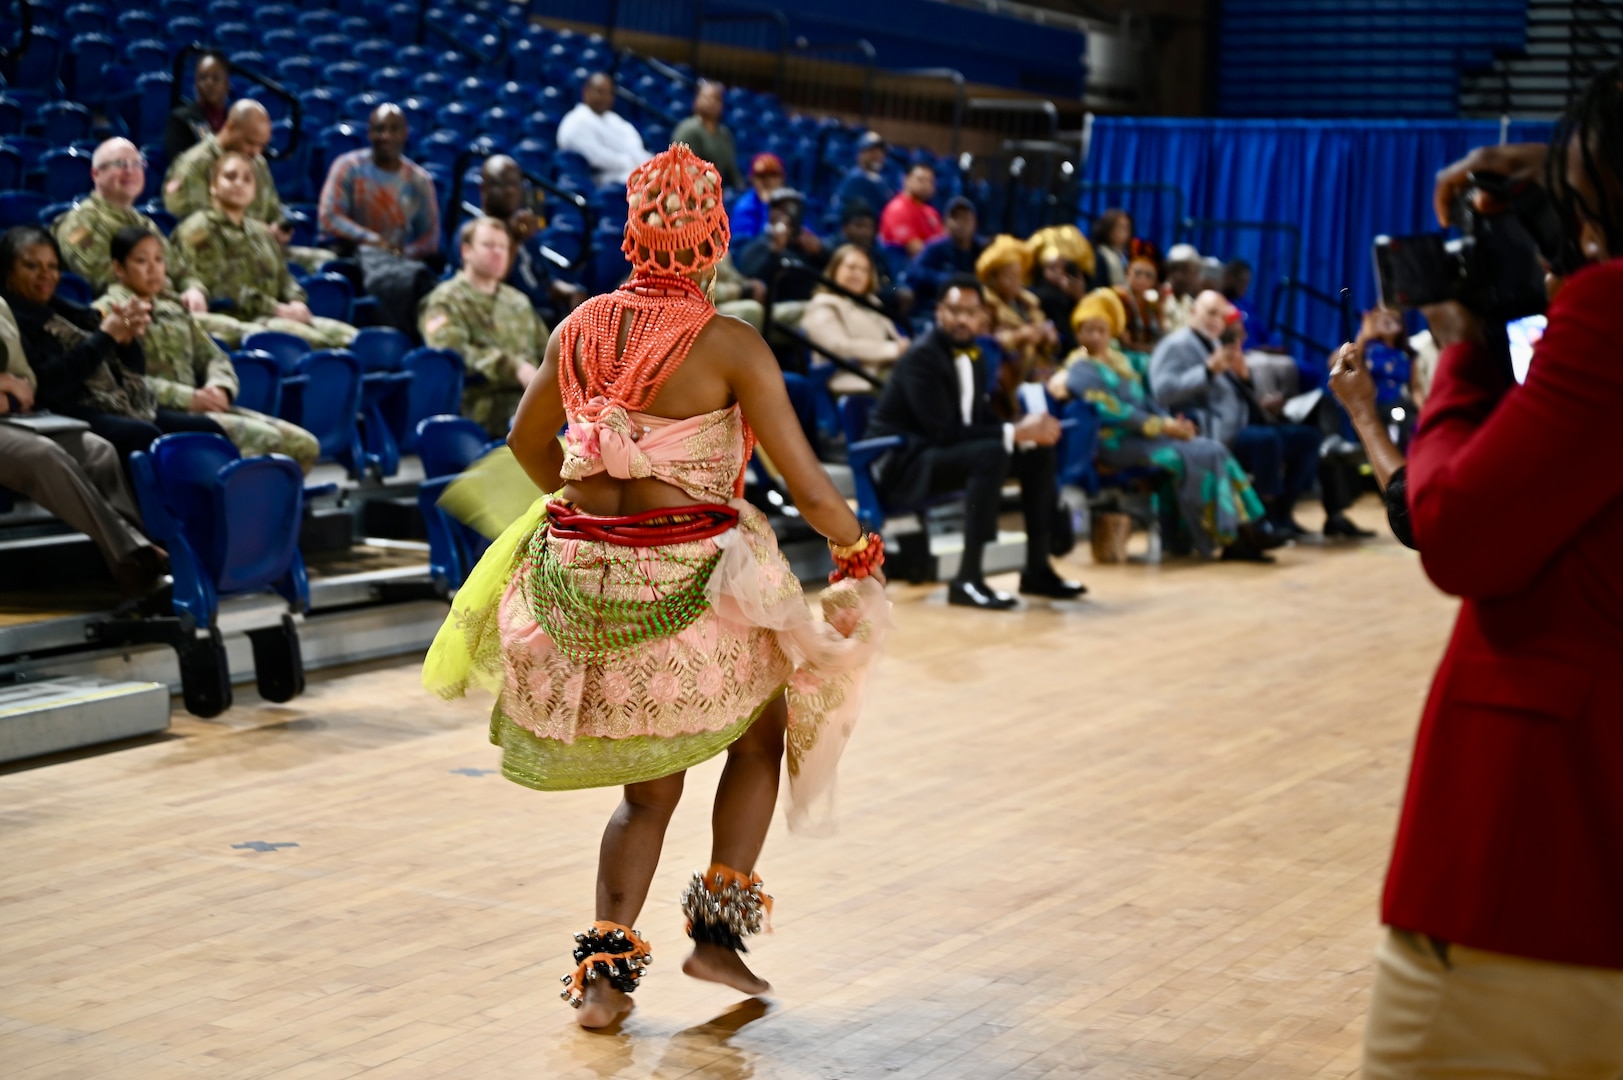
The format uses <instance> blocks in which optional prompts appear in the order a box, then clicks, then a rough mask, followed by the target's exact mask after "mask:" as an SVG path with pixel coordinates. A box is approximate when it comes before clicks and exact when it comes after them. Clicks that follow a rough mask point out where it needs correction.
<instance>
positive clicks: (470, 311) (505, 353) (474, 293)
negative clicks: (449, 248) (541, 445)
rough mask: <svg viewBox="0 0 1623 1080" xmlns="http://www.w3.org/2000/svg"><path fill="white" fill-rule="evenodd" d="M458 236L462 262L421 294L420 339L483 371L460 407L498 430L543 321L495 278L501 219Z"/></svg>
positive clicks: (539, 340) (529, 366) (502, 248)
mask: <svg viewBox="0 0 1623 1080" xmlns="http://www.w3.org/2000/svg"><path fill="white" fill-rule="evenodd" d="M460 243H461V249H462V269H461V270H460V271H458V273H457V275H456V276H455V277H453V278H452V279H451V280H449V281H445V282H441V283H440V284H439V285H438V286H436V287H435V289H434V291H433V292H431V293H429V294H428V295H427V296H425V297H423V302H422V305H421V306H420V308H419V309H418V326H419V327H420V329H421V330H422V334H423V341H424V342H426V343H427V344H428V345H430V346H431V347H433V348H436V349H452V350H455V351H456V352H458V353H460V354H461V355H462V362H463V363H464V364H466V365H467V369H468V374H469V375H470V376H473V375H482V376H484V380H485V381H484V382H482V383H474V384H473V385H470V386H468V388H467V389H466V390H464V391H463V394H462V415H463V416H466V417H467V418H468V419H470V420H473V421H475V422H476V423H478V424H479V425H480V426H482V427H483V428H484V429H485V430H486V431H487V432H489V433H490V434H491V435H492V436H494V437H500V436H503V435H506V434H507V427H508V424H509V422H510V421H511V420H512V419H513V414H514V413H515V412H517V411H518V402H519V398H521V397H523V396H524V388H525V387H526V386H528V385H529V384H530V380H531V379H532V378H533V377H534V376H535V369H536V368H537V367H538V366H539V365H540V363H541V357H542V355H543V354H544V353H545V352H546V350H547V332H548V331H547V325H546V323H544V322H542V321H541V318H540V316H538V315H536V313H535V309H534V308H532V307H531V306H530V301H529V300H528V299H527V298H526V297H525V295H524V294H523V293H521V292H519V291H518V290H517V289H515V288H513V287H512V286H511V285H505V284H503V283H502V279H503V278H504V277H506V276H507V268H508V264H509V262H511V259H512V238H511V236H510V235H509V234H508V231H507V226H506V225H505V224H504V223H503V222H502V221H500V220H498V219H497V218H492V217H481V218H476V219H474V220H473V221H470V222H469V223H468V224H466V225H464V226H463V227H462V232H461V236H460ZM471 381H472V380H471V379H470V382H471Z"/></svg>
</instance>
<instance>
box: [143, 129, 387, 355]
mask: <svg viewBox="0 0 1623 1080" xmlns="http://www.w3.org/2000/svg"><path fill="white" fill-rule="evenodd" d="M200 145H203V144H200ZM209 171H210V176H209V191H210V197H211V200H212V202H211V205H210V207H209V209H207V210H199V211H198V212H196V213H194V214H192V215H191V216H190V217H188V218H187V219H186V220H185V221H182V222H181V223H180V224H179V225H177V226H175V232H174V236H173V238H172V239H173V242H174V246H175V248H176V249H177V250H179V251H180V252H181V254H182V256H183V257H184V258H185V260H186V263H187V265H188V266H190V267H191V268H192V271H193V272H194V273H196V274H197V276H198V277H199V278H200V279H201V280H202V281H203V284H204V285H205V286H206V287H207V288H208V290H209V295H210V296H212V297H213V301H212V303H213V304H214V306H215V307H217V308H223V310H222V311H219V312H217V313H218V314H224V315H227V316H229V321H228V322H224V325H223V326H213V325H211V326H210V332H211V333H213V334H214V335H215V336H216V337H219V338H220V339H221V340H222V341H224V342H225V343H226V345H228V346H230V347H232V348H235V347H236V346H237V345H238V344H240V343H241V341H242V338H243V335H245V334H249V333H252V332H253V331H254V329H255V328H256V327H264V328H265V329H269V330H281V331H284V332H286V333H289V334H294V335H296V336H298V337H301V338H303V339H304V340H305V341H308V342H309V343H310V344H311V345H312V346H314V347H315V348H317V349H333V348H339V347H342V346H344V345H348V344H349V343H350V341H351V340H353V339H354V337H355V328H354V327H353V326H350V325H349V324H348V323H344V322H339V321H338V320H337V319H327V318H322V317H320V316H317V315H312V314H311V313H310V308H309V306H308V305H306V304H305V302H304V300H305V292H304V289H303V288H302V287H301V286H300V285H299V283H298V282H297V281H295V280H293V275H292V274H291V273H289V272H288V269H287V262H286V261H285V260H284V259H283V258H282V249H281V246H280V245H278V244H277V242H276V237H275V236H273V235H272V234H271V231H270V227H269V226H267V225H266V224H265V223H264V222H263V221H260V220H258V219H257V218H255V217H253V216H252V215H251V214H250V213H249V207H251V206H252V205H253V203H254V200H255V198H256V197H257V194H258V192H257V184H256V181H255V172H256V170H255V168H254V163H253V162H252V161H251V160H249V158H248V157H247V156H245V155H243V154H239V153H237V152H235V151H229V152H227V153H225V154H224V155H222V156H221V157H219V158H217V159H215V162H214V165H213V167H212V168H211V169H210V170H209Z"/></svg>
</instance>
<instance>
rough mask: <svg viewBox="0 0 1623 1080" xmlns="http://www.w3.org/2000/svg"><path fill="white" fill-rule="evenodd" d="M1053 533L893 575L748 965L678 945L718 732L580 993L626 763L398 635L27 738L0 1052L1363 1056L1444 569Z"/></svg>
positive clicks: (872, 1070)
mask: <svg viewBox="0 0 1623 1080" xmlns="http://www.w3.org/2000/svg"><path fill="white" fill-rule="evenodd" d="M1358 514H1359V516H1360V519H1361V520H1362V521H1364V522H1365V523H1366V524H1371V525H1373V524H1374V523H1375V522H1376V521H1377V520H1379V508H1378V506H1377V504H1376V503H1375V502H1374V500H1373V499H1369V498H1366V499H1365V500H1364V501H1363V502H1362V503H1361V504H1360V506H1359V508H1358ZM1306 517H1307V515H1306V514H1304V518H1306ZM1069 569H1070V570H1071V571H1072V572H1074V573H1076V574H1078V575H1080V576H1082V577H1083V578H1084V579H1085V580H1086V581H1087V582H1088V583H1089V584H1090V585H1091V587H1092V590H1093V593H1092V596H1091V597H1090V598H1089V599H1088V600H1086V601H1085V602H1084V603H1081V604H1062V605H1060V604H1057V605H1052V606H1050V605H1048V604H1047V603H1044V602H1038V603H1035V604H1033V605H1031V607H1030V608H1029V609H1028V610H1024V611H1021V612H1018V613H1014V614H994V613H986V614H982V613H979V612H970V611H962V610H959V609H954V608H948V607H946V606H945V604H944V602H943V597H942V590H941V589H940V588H939V587H936V588H926V587H909V586H893V588H892V592H893V594H894V600H895V617H896V623H897V627H898V629H897V631H896V633H895V635H894V638H893V645H892V647H891V649H890V651H889V655H888V657H887V659H886V660H885V662H884V664H883V667H882V669H881V670H880V672H879V673H878V675H877V676H876V679H875V682H874V686H873V693H872V696H871V704H870V706H869V708H868V710H867V712H866V714H865V716H864V718H863V721H862V724H861V726H860V727H859V728H858V730H857V733H856V735H855V737H854V739H853V741H852V743H851V746H850V749H849V751H848V753H847V756H846V759H845V764H844V767H843V772H842V778H841V792H840V810H841V815H840V829H839V832H838V834H837V835H835V836H832V837H826V838H813V837H805V836H799V835H792V834H789V833H788V832H787V831H786V830H784V829H783V828H782V825H781V818H780V821H779V823H778V824H776V825H775V826H774V829H773V833H772V836H771V837H770V839H769V840H768V844H767V850H766V853H765V856H764V858H763V861H762V864H761V867H760V869H761V872H762V874H763V876H764V877H765V879H766V882H767V886H768V889H769V891H770V892H772V893H773V894H774V895H775V896H776V898H777V909H776V914H775V916H774V920H773V921H774V924H775V932H774V933H772V934H770V935H763V936H762V937H761V938H760V939H758V942H759V943H758V944H757V945H756V946H755V947H754V949H753V951H752V952H751V954H750V959H751V960H752V961H753V962H754V963H755V964H756V966H757V969H758V970H759V971H760V972H761V973H762V974H763V975H765V976H766V977H767V978H769V979H770V980H772V981H773V983H774V984H775V989H774V993H773V995H771V997H770V998H766V999H759V1000H755V999H751V1000H740V998H739V996H738V995H737V994H735V993H733V992H731V991H728V990H726V989H723V988H721V987H718V986H714V985H709V984H701V983H696V982H693V981H692V980H689V979H687V978H686V977H684V976H683V975H682V974H681V973H680V971H679V970H678V967H679V963H680V960H681V957H682V956H683V954H684V950H683V945H684V944H685V938H684V937H683V935H682V927H681V920H680V916H679V913H678V911H677V907H676V903H675V899H676V896H677V894H678V892H679V891H680V890H681V888H682V886H683V883H684V881H685V879H686V878H687V875H688V874H690V873H691V872H692V871H693V870H695V869H697V868H700V867H701V866H702V865H703V864H704V863H705V862H706V860H707V855H708V835H707V825H708V800H709V796H710V794H711V792H712V791H713V789H714V783H715V779H716V775H717V773H718V771H719V768H718V764H717V763H714V762H713V763H710V764H709V765H707V766H705V767H702V768H700V769H697V770H695V771H694V773H693V774H692V775H691V776H690V778H689V783H688V789H687V799H686V801H685V802H684V804H683V806H682V807H681V809H680V810H679V811H678V813H677V816H676V819H675V820H674V822H673V823H672V827H671V831H670V836H669V840H668V843H667V847H666V851H665V856H664V861H663V862H662V863H661V865H660V868H659V873H658V875H657V876H656V878H655V881H654V888H653V894H652V897H651V899H650V904H649V908H648V910H647V911H646V912H645V914H644V917H643V918H642V919H641V921H640V928H641V929H642V930H643V932H644V933H645V934H647V935H649V936H651V938H652V940H653V942H654V948H655V954H656V957H657V961H658V962H657V963H656V964H655V966H654V968H653V970H652V971H651V973H650V976H649V978H648V980H647V982H646V984H645V985H644V986H643V987H642V989H641V990H640V991H639V992H638V994H637V996H636V998H637V1006H638V1007H637V1010H636V1012H635V1013H634V1014H633V1015H632V1017H631V1018H630V1019H629V1020H628V1021H627V1022H626V1023H625V1024H624V1025H623V1026H622V1027H621V1028H620V1029H619V1030H617V1031H613V1032H610V1033H606V1034H590V1033H586V1032H583V1031H581V1030H579V1029H578V1028H577V1027H576V1026H575V1025H574V1023H573V1014H572V1011H571V1010H570V1009H568V1008H567V1007H566V1006H565V1005H563V1003H562V1002H560V1001H559V1000H558V991H559V989H560V986H559V982H558V979H559V976H560V975H561V974H562V973H564V972H565V971H566V970H567V968H568V964H567V963H566V953H567V951H568V949H569V948H570V947H571V945H572V941H571V936H572V934H573V933H574V932H575V931H576V930H578V929H581V928H583V927H584V926H585V925H586V924H587V922H588V921H589V919H590V917H591V906H590V905H591V896H592V873H593V866H594V861H595V857H596V851H597V842H598V836H599V833H600V831H601V828H602V825H603V822H604V819H605V818H606V816H607V815H608V813H609V812H610V810H611V809H612V808H613V806H614V805H615V802H616V795H615V793H613V792H611V791H587V792H577V793H569V794H555V795H543V794H538V793H535V792H531V791H528V790H525V789H523V788H520V787H518V786H516V785H514V784H511V783H508V782H507V781H505V780H503V779H501V777H500V776H499V775H496V774H494V773H492V772H490V771H489V770H491V769H493V768H494V767H495V766H496V764H497V761H496V755H495V752H494V750H493V748H492V747H490V746H489V745H488V744H487V742H486V740H485V731H484V721H485V716H486V711H487V703H486V701H485V700H483V699H481V700H478V701H468V702H465V703H459V704H456V705H445V704H442V703H439V702H437V701H435V700H432V699H430V698H429V697H428V696H426V695H425V694H424V693H423V692H422V691H421V690H420V689H419V688H418V684H417V672H416V668H415V665H413V664H411V663H391V664H388V665H378V666H371V667H367V668H361V669H348V670H345V671H342V672H339V673H336V674H328V675H323V676H321V677H319V678H314V679H313V680H312V683H311V686H310V690H309V692H308V693H307V694H306V695H305V696H304V697H302V698H300V699H298V700H296V701H294V702H292V703H290V704H289V705H286V706H272V705H267V704H251V703H250V704H248V705H246V706H244V705H239V707H238V708H237V709H235V710H233V711H232V712H230V713H228V714H227V715H226V716H224V717H222V718H220V720H219V721H217V722H201V721H197V720H195V719H192V718H189V717H186V716H184V715H183V714H182V715H177V717H176V722H175V727H174V730H173V732H172V734H171V735H170V737H168V738H166V739H162V740H159V741H154V742H149V743H146V744H142V745H138V746H133V747H121V748H117V749H115V750H112V751H108V752H104V753H93V754H85V755H81V756H78V757H76V758H72V759H69V760H61V761H56V762H52V763H48V764H43V765H35V766H33V767H28V768H13V769H11V770H10V771H9V772H7V773H6V774H5V775H0V866H3V867H4V875H3V879H0V1075H4V1076H6V1077H9V1078H12V1080H45V1078H90V1077H96V1078H101V1077H129V1078H140V1080H156V1078H163V1077H218V1078H222V1080H225V1078H238V1077H276V1078H281V1080H295V1078H305V1080H316V1078H334V1080H336V1078H340V1077H351V1076H362V1075H365V1076H368V1077H373V1076H376V1077H467V1078H486V1077H489V1078H500V1077H525V1078H535V1077H546V1078H551V1077H568V1078H593V1080H600V1078H610V1077H660V1078H668V1077H716V1078H743V1077H755V1078H785V1080H801V1078H806V1080H814V1078H815V1080H868V1078H894V1080H911V1078H920V1077H932V1078H963V1080H985V1078H997V1077H1018V1078H1022V1080H1036V1078H1038V1077H1049V1078H1055V1077H1090V1078H1104V1077H1133V1078H1138V1077H1144V1078H1151V1077H1201V1078H1212V1080H1217V1078H1241V1077H1243V1078H1247V1080H1251V1078H1272V1077H1279V1078H1293V1080H1294V1078H1303V1077H1348V1076H1353V1075H1356V1072H1357V1066H1358V1056H1359V1040H1360V1035H1361V1029H1362V1024H1363V1015H1364V1012H1365V1008H1366V1002H1367V1000H1368V993H1369V982H1370V956H1371V951H1372V949H1373V947H1374V945H1375V941H1376V937H1377V933H1378V926H1377V895H1378V890H1379V885H1380V881H1381V876H1382V873H1383V871H1384V866H1385V862H1386V857H1387V854H1388V850H1389V845H1390V842H1391V837H1392V831H1393V826H1394V821H1395V816H1396V809H1397V805H1398V800H1399V797H1400V794H1401V791H1402V785H1403V781H1404V775H1405V770H1406V768H1407V764H1408V757H1409V748H1410V741H1411V738H1412V735H1413V730H1414V726H1415V722H1416V718H1417V717H1418V715H1419V710H1420V705H1421V702H1422V698H1423V696H1424V692H1425V689H1426V686H1427V683H1428V680H1429V677H1430V674H1431V671H1432V669H1433V666H1434V665H1435V663H1436V660H1437V658H1438V655H1439V653H1440V650H1441V647H1442V643H1443V641H1444V639H1445V637H1446V633H1447V629H1448V625H1449V622H1450V619H1451V617H1452V613H1453V611H1454V607H1455V605H1454V603H1453V602H1452V601H1451V600H1449V599H1448V598H1446V597H1443V596H1441V595H1440V594H1438V593H1437V592H1436V591H1435V590H1433V589H1432V588H1431V586H1430V585H1429V584H1428V583H1427V582H1426V581H1425V579H1424V577H1423V576H1422V573H1421V570H1420V566H1419V563H1418V560H1417V559H1416V557H1415V556H1414V555H1413V553H1412V552H1409V551H1406V550H1404V549H1403V548H1401V547H1400V546H1398V544H1397V543H1396V542H1395V541H1394V540H1392V539H1391V537H1390V536H1389V535H1387V534H1385V532H1384V525H1383V534H1382V537H1381V539H1380V540H1378V541H1376V542H1372V543H1367V544H1364V545H1361V546H1325V547H1312V546H1302V547H1296V548H1292V549H1289V550H1287V551H1285V552H1282V553H1281V557H1280V561H1279V565H1278V566H1275V567H1254V566H1235V565H1207V564H1197V563H1190V562H1173V563H1168V564H1165V565H1163V566H1161V567H1146V566H1137V565H1125V566H1110V567H1099V566H1093V565H1091V563H1090V562H1089V560H1088V557H1087V555H1086V554H1082V553H1079V554H1078V555H1077V556H1076V557H1074V558H1073V559H1071V560H1070V561H1069ZM1004 583H1005V584H1006V585H1007V586H1008V587H1012V585H1013V581H1012V578H1009V579H1007V580H1006V581H1005V582H1004Z"/></svg>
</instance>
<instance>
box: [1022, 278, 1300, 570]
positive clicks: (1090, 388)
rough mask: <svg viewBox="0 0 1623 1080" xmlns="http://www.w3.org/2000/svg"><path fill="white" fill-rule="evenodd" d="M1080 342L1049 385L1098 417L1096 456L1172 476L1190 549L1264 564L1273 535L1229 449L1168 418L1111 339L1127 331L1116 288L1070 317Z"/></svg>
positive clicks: (1099, 293) (1091, 298)
mask: <svg viewBox="0 0 1623 1080" xmlns="http://www.w3.org/2000/svg"><path fill="white" fill-rule="evenodd" d="M1071 318H1072V321H1073V326H1074V328H1075V331H1076V338H1077V342H1078V347H1077V350H1076V352H1074V353H1072V354H1071V356H1070V357H1069V359H1067V361H1066V367H1065V370H1064V371H1063V372H1061V373H1060V374H1058V375H1056V376H1054V378H1053V379H1052V380H1050V382H1049V389H1050V390H1051V391H1052V392H1053V393H1054V394H1055V396H1057V397H1060V398H1079V399H1081V400H1083V401H1086V402H1088V403H1089V404H1090V405H1092V406H1093V407H1094V409H1095V410H1097V411H1098V414H1099V449H1098V460H1099V462H1100V463H1101V464H1104V465H1109V466H1113V467H1115V468H1128V467H1133V466H1146V465H1153V466H1158V467H1160V468H1163V469H1165V470H1167V472H1169V473H1171V474H1172V482H1173V484H1174V485H1175V487H1176V489H1177V499H1178V510H1179V512H1180V513H1181V514H1182V516H1183V520H1184V523H1185V524H1186V525H1187V526H1188V527H1189V532H1190V534H1191V539H1192V540H1193V542H1194V545H1195V548H1196V550H1198V551H1199V552H1200V553H1201V554H1202V555H1207V556H1211V555H1215V554H1217V551H1218V549H1219V548H1221V549H1222V552H1223V558H1225V559H1234V560H1243V561H1267V560H1268V558H1269V557H1268V556H1267V555H1266V554H1264V549H1265V548H1267V547H1270V546H1277V544H1276V543H1275V541H1274V538H1273V537H1271V536H1269V535H1267V534H1266V532H1265V530H1263V529H1261V528H1260V527H1259V526H1257V525H1255V524H1253V523H1255V522H1260V521H1261V520H1262V519H1263V506H1262V502H1261V500H1260V499H1258V498H1257V495H1256V493H1255V492H1254V491H1252V490H1251V481H1250V480H1248V479H1247V478H1246V475H1245V470H1244V469H1242V468H1240V465H1239V463H1238V462H1236V461H1235V460H1234V457H1233V455H1232V454H1230V453H1229V451H1228V448H1227V447H1225V446H1224V445H1223V444H1222V443H1220V442H1217V441H1216V440H1215V439H1206V438H1202V437H1200V436H1199V435H1197V434H1196V433H1195V425H1194V424H1193V423H1192V422H1191V421H1189V420H1185V419H1183V418H1182V417H1177V416H1171V415H1169V414H1168V413H1167V411H1166V409H1164V408H1163V407H1162V406H1161V405H1159V404H1157V403H1156V400H1155V398H1154V397H1152V396H1151V395H1150V392H1149V388H1148V387H1147V386H1146V385H1145V384H1144V380H1143V379H1142V378H1141V377H1140V376H1139V374H1138V372H1137V371H1135V370H1134V369H1133V366H1132V365H1131V364H1130V363H1128V362H1127V357H1125V356H1123V355H1122V353H1121V352H1120V351H1119V350H1118V349H1117V348H1116V347H1115V344H1114V341H1113V339H1115V338H1119V337H1120V336H1121V335H1122V334H1123V333H1125V332H1126V329H1127V311H1126V309H1125V308H1124V306H1123V305H1122V302H1121V297H1120V296H1118V295H1117V293H1116V291H1115V290H1114V289H1095V290H1093V291H1092V292H1090V293H1088V294H1087V295H1086V296H1084V297H1083V298H1082V302H1081V303H1079V304H1077V306H1076V311H1075V312H1074V313H1073V315H1072V316H1071Z"/></svg>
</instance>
